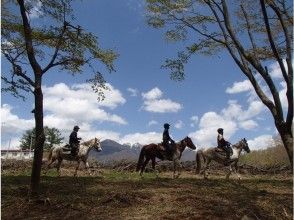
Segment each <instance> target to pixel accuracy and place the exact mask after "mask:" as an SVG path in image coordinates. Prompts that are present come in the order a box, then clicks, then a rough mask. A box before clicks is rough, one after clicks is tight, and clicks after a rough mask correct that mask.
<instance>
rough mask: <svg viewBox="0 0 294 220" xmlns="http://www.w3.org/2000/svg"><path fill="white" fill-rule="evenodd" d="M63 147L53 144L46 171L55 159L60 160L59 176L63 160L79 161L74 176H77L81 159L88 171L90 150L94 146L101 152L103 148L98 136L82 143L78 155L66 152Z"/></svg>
mask: <svg viewBox="0 0 294 220" xmlns="http://www.w3.org/2000/svg"><path fill="white" fill-rule="evenodd" d="M63 147H64V146H61V145H53V147H52V148H51V149H50V151H49V156H48V165H47V170H46V172H47V171H48V169H50V165H51V164H52V163H54V161H55V160H58V163H57V172H58V176H60V166H61V162H62V160H63V159H64V160H69V161H77V162H78V164H77V166H76V170H75V173H74V176H76V175H77V172H78V169H79V166H80V163H81V161H83V162H84V164H85V167H86V169H87V171H88V170H89V163H88V162H87V160H88V156H89V152H90V150H91V149H93V148H94V149H95V150H97V151H98V152H100V151H101V150H102V148H101V144H100V140H99V139H98V138H93V139H91V140H89V141H85V142H82V143H80V147H79V151H78V154H77V156H72V155H71V154H69V153H65V152H64V149H63Z"/></svg>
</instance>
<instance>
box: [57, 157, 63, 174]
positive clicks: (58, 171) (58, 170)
mask: <svg viewBox="0 0 294 220" xmlns="http://www.w3.org/2000/svg"><path fill="white" fill-rule="evenodd" d="M61 162H62V159H60V158H58V163H57V168H56V169H57V173H58V174H57V175H58V176H61V171H60V167H61Z"/></svg>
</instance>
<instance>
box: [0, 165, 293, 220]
mask: <svg viewBox="0 0 294 220" xmlns="http://www.w3.org/2000/svg"><path fill="white" fill-rule="evenodd" d="M73 171H74V170H73V168H64V169H63V170H62V177H57V176H56V171H55V170H52V171H50V172H49V173H48V174H47V175H46V176H42V183H41V188H42V196H43V197H44V198H48V199H49V202H47V203H45V204H35V203H34V202H30V201H28V200H27V192H28V188H29V182H30V177H29V173H30V172H29V169H16V170H10V169H2V180H1V183H2V189H1V191H2V195H1V196H2V198H1V218H2V219H9V220H10V219H71V220H74V219H104V220H106V219H115V220H117V219H118V220H119V219H242V218H243V219H246V217H248V218H247V219H293V209H292V208H293V181H292V176H291V175H289V174H287V175H276V176H273V175H271V176H267V175H262V176H260V175H255V176H251V175H248V174H247V175H244V176H243V177H244V178H243V180H241V181H240V182H238V180H236V179H234V178H233V179H232V180H230V181H226V180H224V177H223V176H222V175H212V176H210V179H209V180H203V179H202V178H200V177H197V176H195V175H194V173H193V172H187V171H185V172H184V173H183V174H182V176H180V178H179V179H172V178H171V176H172V175H171V173H170V172H164V173H161V174H160V175H159V177H156V175H155V174H153V173H147V174H146V175H145V176H144V178H140V176H139V175H138V174H137V173H135V172H117V171H114V170H110V169H100V170H99V171H98V170H94V171H93V176H88V175H87V174H86V173H85V172H83V171H80V172H79V176H78V177H76V178H74V177H72V174H73Z"/></svg>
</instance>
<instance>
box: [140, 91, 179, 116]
mask: <svg viewBox="0 0 294 220" xmlns="http://www.w3.org/2000/svg"><path fill="white" fill-rule="evenodd" d="M162 95H163V93H162V91H161V90H160V89H158V88H157V87H155V88H153V89H151V90H150V91H149V92H147V93H142V97H143V100H144V103H143V109H144V110H145V111H148V112H156V113H167V112H178V111H179V110H181V109H182V105H181V104H179V103H177V102H174V101H172V100H170V99H159V98H160V97H162Z"/></svg>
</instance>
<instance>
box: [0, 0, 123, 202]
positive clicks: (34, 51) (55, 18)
mask: <svg viewBox="0 0 294 220" xmlns="http://www.w3.org/2000/svg"><path fill="white" fill-rule="evenodd" d="M1 8H2V17H1V20H2V29H1V31H2V41H1V46H2V47H1V52H2V54H3V56H4V57H5V58H6V60H7V61H8V62H9V63H10V64H11V72H10V73H2V76H1V79H2V81H3V82H4V83H5V85H7V87H3V88H2V91H3V92H10V93H11V94H13V95H14V96H16V97H22V98H24V97H25V96H24V92H29V93H32V94H33V96H34V105H35V108H34V110H33V111H32V113H34V118H35V130H36V141H35V151H34V159H33V165H32V174H31V185H30V192H31V193H30V195H32V196H35V195H36V196H38V191H39V183H40V173H41V165H42V157H43V145H44V141H45V135H44V128H43V92H42V79H43V76H44V75H45V74H48V73H49V72H50V71H49V70H52V69H53V68H59V70H62V71H67V72H69V73H71V74H77V73H81V72H83V71H84V70H83V68H85V67H89V69H91V71H92V73H93V74H94V75H92V74H91V75H92V76H93V77H91V78H90V79H89V80H88V81H89V82H91V83H92V88H93V89H94V91H95V92H97V93H98V95H99V96H98V99H103V94H102V91H103V90H102V88H105V81H104V79H103V75H102V74H101V73H100V72H99V71H98V70H97V69H98V68H101V63H102V64H104V65H105V66H106V68H107V69H108V70H109V72H111V71H113V70H114V66H113V62H114V60H115V59H116V58H117V56H118V55H117V54H116V53H115V52H114V51H112V50H108V49H107V50H105V49H102V48H101V47H100V46H99V44H98V39H97V37H96V36H94V35H93V34H92V33H89V32H86V31H85V30H84V29H82V27H81V26H79V25H74V23H75V20H74V15H73V9H72V0H26V1H25V0H17V1H16V0H14V1H11V0H6V1H2V2H1ZM36 15H37V18H34V17H36ZM36 19H37V21H36ZM99 65H100V66H99ZM2 85H3V84H2Z"/></svg>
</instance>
